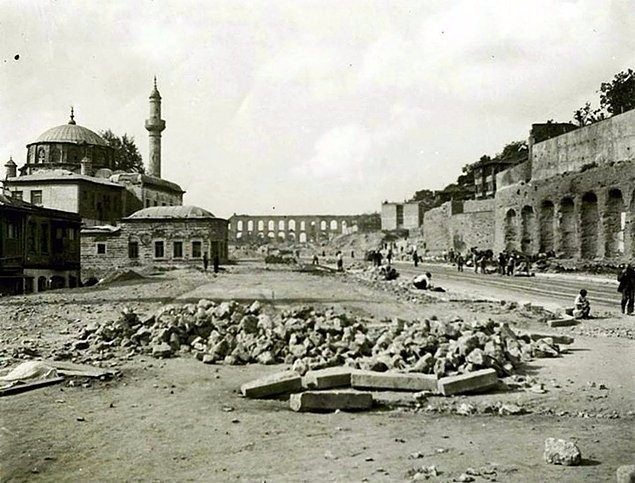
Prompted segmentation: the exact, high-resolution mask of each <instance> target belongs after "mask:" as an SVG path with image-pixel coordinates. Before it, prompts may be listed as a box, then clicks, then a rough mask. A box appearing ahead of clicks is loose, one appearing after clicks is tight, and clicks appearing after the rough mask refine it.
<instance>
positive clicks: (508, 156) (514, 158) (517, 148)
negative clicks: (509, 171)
mask: <svg viewBox="0 0 635 483" xmlns="http://www.w3.org/2000/svg"><path fill="white" fill-rule="evenodd" d="M496 158H497V159H501V160H504V161H510V162H513V163H518V162H520V161H523V160H524V159H526V158H527V141H512V142H511V143H509V144H507V145H506V146H505V147H504V148H503V151H502V152H501V153H500V154H497V155H496Z"/></svg>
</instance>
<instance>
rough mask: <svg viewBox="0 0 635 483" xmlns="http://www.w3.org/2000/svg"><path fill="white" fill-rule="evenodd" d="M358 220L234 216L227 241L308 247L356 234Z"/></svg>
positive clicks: (335, 216) (333, 217) (340, 216)
mask: <svg viewBox="0 0 635 483" xmlns="http://www.w3.org/2000/svg"><path fill="white" fill-rule="evenodd" d="M357 219H358V217H357V216H349V215H327V216H315V215H297V216H288V215H273V216H258V215H256V216H251V215H234V216H232V217H231V218H230V219H229V223H228V225H229V236H230V239H233V240H238V239H240V240H241V242H242V241H247V240H250V239H252V240H253V239H264V238H270V239H272V240H280V241H282V240H297V241H298V242H300V243H307V242H310V241H311V242H319V241H321V240H327V239H329V238H331V237H333V236H336V235H339V234H343V233H350V232H352V231H356V230H357ZM254 228H255V229H254Z"/></svg>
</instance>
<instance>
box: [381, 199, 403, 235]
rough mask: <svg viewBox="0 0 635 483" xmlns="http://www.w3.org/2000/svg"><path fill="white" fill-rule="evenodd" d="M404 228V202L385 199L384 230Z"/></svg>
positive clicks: (382, 216) (382, 223)
mask: <svg viewBox="0 0 635 483" xmlns="http://www.w3.org/2000/svg"><path fill="white" fill-rule="evenodd" d="M399 228H403V203H394V202H388V201H385V202H383V203H382V204H381V229H382V230H384V231H388V230H397V229H399Z"/></svg>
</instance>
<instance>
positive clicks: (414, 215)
mask: <svg viewBox="0 0 635 483" xmlns="http://www.w3.org/2000/svg"><path fill="white" fill-rule="evenodd" d="M426 208H427V203H425V202H423V201H405V202H403V203H394V202H388V201H386V202H384V203H382V205H381V229H382V230H384V231H390V230H402V229H403V230H414V229H416V228H419V227H420V226H421V225H422V224H423V214H424V213H425V211H426Z"/></svg>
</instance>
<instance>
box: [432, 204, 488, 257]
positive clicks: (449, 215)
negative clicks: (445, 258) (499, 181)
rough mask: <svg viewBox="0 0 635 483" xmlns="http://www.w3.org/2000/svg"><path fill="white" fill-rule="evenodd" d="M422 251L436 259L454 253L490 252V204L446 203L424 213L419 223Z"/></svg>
mask: <svg viewBox="0 0 635 483" xmlns="http://www.w3.org/2000/svg"><path fill="white" fill-rule="evenodd" d="M423 226H424V229H423V239H424V242H425V247H426V251H427V252H428V253H429V254H431V255H438V254H440V253H442V252H444V251H449V250H450V249H454V250H456V251H460V252H467V251H469V249H470V248H472V247H477V248H478V249H480V250H486V249H491V248H492V247H493V245H494V200H493V199H487V200H468V201H463V202H449V201H448V202H446V203H444V204H442V205H441V206H439V207H437V208H433V209H431V210H428V211H426V213H425V214H424V221H423Z"/></svg>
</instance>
